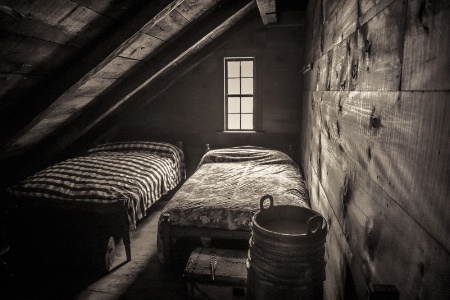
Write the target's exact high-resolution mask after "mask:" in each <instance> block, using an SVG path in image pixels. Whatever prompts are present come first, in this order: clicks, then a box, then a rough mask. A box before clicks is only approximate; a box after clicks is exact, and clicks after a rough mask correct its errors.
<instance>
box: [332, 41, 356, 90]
mask: <svg viewBox="0 0 450 300" xmlns="http://www.w3.org/2000/svg"><path fill="white" fill-rule="evenodd" d="M355 36H356V35H355V34H351V35H350V36H349V37H348V38H346V39H345V40H343V41H342V42H341V43H339V44H337V45H335V46H334V47H333V50H332V56H333V57H332V61H331V69H330V90H331V91H343V90H349V88H350V82H351V80H350V78H351V70H352V56H351V54H352V53H351V50H352V49H351V44H352V39H354V38H355Z"/></svg>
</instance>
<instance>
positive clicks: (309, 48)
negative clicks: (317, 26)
mask: <svg viewBox="0 0 450 300" xmlns="http://www.w3.org/2000/svg"><path fill="white" fill-rule="evenodd" d="M315 3H316V1H309V3H308V6H307V8H306V16H305V21H306V24H305V27H303V28H304V29H305V33H304V45H305V47H304V52H305V64H308V63H312V62H314V57H313V39H314V6H315V5H316V4H315Z"/></svg>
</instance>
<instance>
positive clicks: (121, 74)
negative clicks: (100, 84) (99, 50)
mask: <svg viewBox="0 0 450 300" xmlns="http://www.w3.org/2000/svg"><path fill="white" fill-rule="evenodd" d="M138 63H139V60H135V59H129V58H124V57H120V56H116V57H115V58H114V59H113V60H111V61H110V62H109V63H107V64H106V65H105V66H103V68H101V69H100V70H99V71H98V72H97V73H95V74H94V75H93V76H92V77H93V78H103V79H118V78H126V77H127V74H129V73H130V72H131V71H132V70H133V67H135V66H136V65H137V64H138Z"/></svg>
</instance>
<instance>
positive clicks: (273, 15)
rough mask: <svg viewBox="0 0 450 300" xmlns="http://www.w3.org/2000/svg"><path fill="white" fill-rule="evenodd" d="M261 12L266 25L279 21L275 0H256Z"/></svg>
mask: <svg viewBox="0 0 450 300" xmlns="http://www.w3.org/2000/svg"><path fill="white" fill-rule="evenodd" d="M256 4H257V5H258V9H259V13H260V14H261V19H262V21H263V24H264V25H268V24H273V23H276V22H277V8H276V5H275V0H256Z"/></svg>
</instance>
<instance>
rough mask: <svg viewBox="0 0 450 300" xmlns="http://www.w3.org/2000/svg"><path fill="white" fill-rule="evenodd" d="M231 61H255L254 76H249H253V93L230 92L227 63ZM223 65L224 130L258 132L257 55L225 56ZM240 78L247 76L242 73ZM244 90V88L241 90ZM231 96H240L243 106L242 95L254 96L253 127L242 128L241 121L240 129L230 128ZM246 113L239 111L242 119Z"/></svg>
mask: <svg viewBox="0 0 450 300" xmlns="http://www.w3.org/2000/svg"><path fill="white" fill-rule="evenodd" d="M229 61H239V62H242V61H251V62H253V76H252V77H248V78H252V79H253V93H252V94H242V93H240V94H228V79H229V77H228V65H227V63H228V62H229ZM223 62H224V63H223V66H224V101H223V103H224V131H225V132H256V129H257V126H258V124H257V118H256V116H257V114H256V112H257V107H256V106H257V100H256V99H257V95H256V94H257V93H256V87H257V85H256V57H225V58H224V60H223ZM239 78H240V79H241V78H246V77H242V76H241V74H240V76H239ZM241 91H242V90H241ZM230 97H239V98H241V99H240V105H241V107H242V97H253V110H252V113H251V114H252V127H253V128H252V129H242V124H241V122H240V125H239V127H240V128H239V129H229V128H228V115H229V113H228V98H230ZM243 114H245V113H242V112H239V116H240V118H239V119H240V120H241V117H242V115H243Z"/></svg>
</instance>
